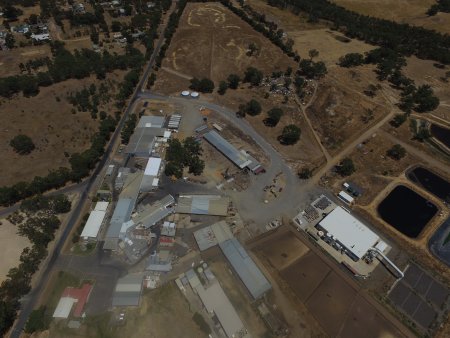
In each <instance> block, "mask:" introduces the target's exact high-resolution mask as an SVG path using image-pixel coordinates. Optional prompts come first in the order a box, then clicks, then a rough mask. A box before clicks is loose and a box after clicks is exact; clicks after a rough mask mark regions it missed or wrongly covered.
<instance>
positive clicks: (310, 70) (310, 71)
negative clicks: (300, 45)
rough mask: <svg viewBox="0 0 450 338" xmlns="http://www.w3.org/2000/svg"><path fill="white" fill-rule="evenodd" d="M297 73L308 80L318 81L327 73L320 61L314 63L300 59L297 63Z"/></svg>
mask: <svg viewBox="0 0 450 338" xmlns="http://www.w3.org/2000/svg"><path fill="white" fill-rule="evenodd" d="M298 73H299V75H303V76H305V77H307V78H308V79H319V78H321V77H323V76H324V75H325V74H326V73H327V67H326V66H325V63H323V62H322V61H318V62H314V61H312V60H307V59H302V60H301V61H300V63H299V68H298Z"/></svg>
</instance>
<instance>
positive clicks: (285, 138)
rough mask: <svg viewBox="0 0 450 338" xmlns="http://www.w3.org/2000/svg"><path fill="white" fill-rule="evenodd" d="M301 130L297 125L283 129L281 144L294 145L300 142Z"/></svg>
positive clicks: (280, 137)
mask: <svg viewBox="0 0 450 338" xmlns="http://www.w3.org/2000/svg"><path fill="white" fill-rule="evenodd" d="M300 135H301V130H300V128H299V127H297V126H296V125H295V124H289V125H287V126H286V127H284V128H283V131H282V133H281V135H280V136H279V137H278V139H279V141H280V143H281V144H285V145H292V144H295V143H297V142H298V140H300Z"/></svg>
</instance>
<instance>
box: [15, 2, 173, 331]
mask: <svg viewBox="0 0 450 338" xmlns="http://www.w3.org/2000/svg"><path fill="white" fill-rule="evenodd" d="M174 8H175V6H172V8H171V10H169V11H168V13H167V15H166V17H167V18H168V17H169V16H170V14H171V12H172V11H173V9H174ZM166 25H167V20H166V21H165V22H164V23H163V24H162V27H161V30H164V29H165V27H166ZM163 42H164V35H163V34H160V38H159V41H158V42H157V45H156V46H155V49H154V52H153V54H152V55H151V57H150V60H149V62H148V64H147V67H146V68H145V70H144V73H143V75H142V77H141V80H140V81H139V83H138V85H137V86H136V89H135V91H134V93H133V95H132V97H131V99H130V101H129V105H128V107H127V109H126V110H125V113H124V115H123V116H122V119H121V120H120V122H119V124H118V126H117V128H116V130H115V131H114V133H113V135H112V137H111V141H110V142H109V144H108V147H107V148H106V150H105V154H104V155H103V157H102V159H101V160H100V162H99V163H98V165H97V167H96V169H95V170H94V172H93V173H92V176H91V177H90V178H89V179H88V180H87V181H85V183H84V184H83V185H81V187H78V188H79V189H80V193H81V195H80V199H79V201H78V203H77V205H76V206H75V207H74V208H73V210H72V212H71V214H70V216H69V219H68V221H67V225H66V227H65V228H64V230H63V232H62V234H61V237H60V238H59V239H58V241H57V243H56V245H55V248H54V250H53V252H51V253H50V256H49V257H47V260H46V262H45V263H44V266H43V267H42V274H41V276H42V277H41V278H40V279H39V280H38V281H37V284H36V286H35V287H34V288H33V289H32V290H31V291H30V293H29V294H28V295H26V296H25V297H23V299H22V300H21V303H22V304H21V311H20V312H19V315H18V317H17V320H16V322H15V324H14V326H13V329H12V331H11V334H10V337H11V338H19V337H20V335H21V333H22V331H23V328H24V326H25V323H26V321H27V319H28V316H29V315H30V313H31V312H32V311H33V308H34V307H35V306H36V304H37V301H38V299H39V295H40V294H41V292H42V290H43V289H44V287H45V285H46V284H47V283H48V281H49V278H50V276H51V272H52V271H53V269H54V268H55V266H56V263H57V260H58V257H59V256H60V253H61V250H62V248H63V246H64V243H65V242H66V240H67V238H68V236H69V234H70V232H71V230H72V228H73V227H74V225H75V224H76V223H77V222H78V220H79V217H80V214H81V211H82V210H83V208H84V206H85V204H86V201H87V198H88V195H89V193H90V192H91V191H93V190H94V188H95V187H96V184H95V183H96V181H97V176H98V175H99V174H100V172H101V171H102V170H103V168H104V167H105V166H106V165H108V164H109V162H110V161H111V156H110V155H111V153H112V151H113V150H114V149H115V148H116V147H117V146H118V144H119V141H120V139H119V137H120V133H121V131H122V128H123V126H124V124H125V121H126V119H127V117H128V115H129V114H130V112H131V111H132V110H133V109H134V105H135V103H136V100H137V99H138V98H139V94H140V92H141V91H142V88H143V86H144V84H145V83H146V81H147V77H148V76H149V74H150V72H151V71H152V67H153V64H154V62H155V59H156V56H157V55H158V52H159V49H160V47H161V46H162V44H163ZM62 190H64V188H63V189H62ZM55 193H60V191H58V192H55ZM13 208H18V206H14V207H13ZM94 257H96V258H97V259H95V260H93V261H92V263H93V265H94V266H95V265H97V267H99V266H101V265H102V259H101V255H95V256H94ZM91 258H92V257H91ZM111 278H113V276H111Z"/></svg>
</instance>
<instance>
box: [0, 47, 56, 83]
mask: <svg viewBox="0 0 450 338" xmlns="http://www.w3.org/2000/svg"><path fill="white" fill-rule="evenodd" d="M45 57H50V58H51V52H50V46H49V45H41V46H28V47H22V48H15V49H10V50H7V51H2V57H1V58H0V77H6V76H13V75H19V74H20V68H19V65H20V64H21V63H23V64H26V63H27V62H28V61H31V60H35V59H38V58H45Z"/></svg>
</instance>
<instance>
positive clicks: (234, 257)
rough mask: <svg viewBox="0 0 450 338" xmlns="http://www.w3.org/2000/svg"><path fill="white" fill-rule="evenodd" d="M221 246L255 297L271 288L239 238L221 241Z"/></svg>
mask: <svg viewBox="0 0 450 338" xmlns="http://www.w3.org/2000/svg"><path fill="white" fill-rule="evenodd" d="M219 246H220V248H221V249H222V252H223V254H224V255H225V257H226V258H227V260H228V261H229V262H230V264H231V266H232V267H233V269H234V270H235V271H236V273H237V274H238V276H239V278H240V279H241V281H242V282H243V283H244V285H245V287H246V288H247V290H248V291H249V292H250V294H251V295H252V297H253V298H254V299H258V298H260V297H261V296H262V295H263V294H264V293H265V292H267V291H268V290H270V289H271V285H270V283H269V281H268V280H267V278H266V277H265V276H264V275H263V273H262V272H261V270H260V269H259V268H258V267H257V266H256V264H255V262H254V261H253V259H252V258H251V257H250V256H249V255H248V254H247V251H245V249H244V248H243V247H242V245H241V244H240V243H239V241H238V240H237V239H235V238H233V239H229V240H227V241H224V242H222V243H219Z"/></svg>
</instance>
